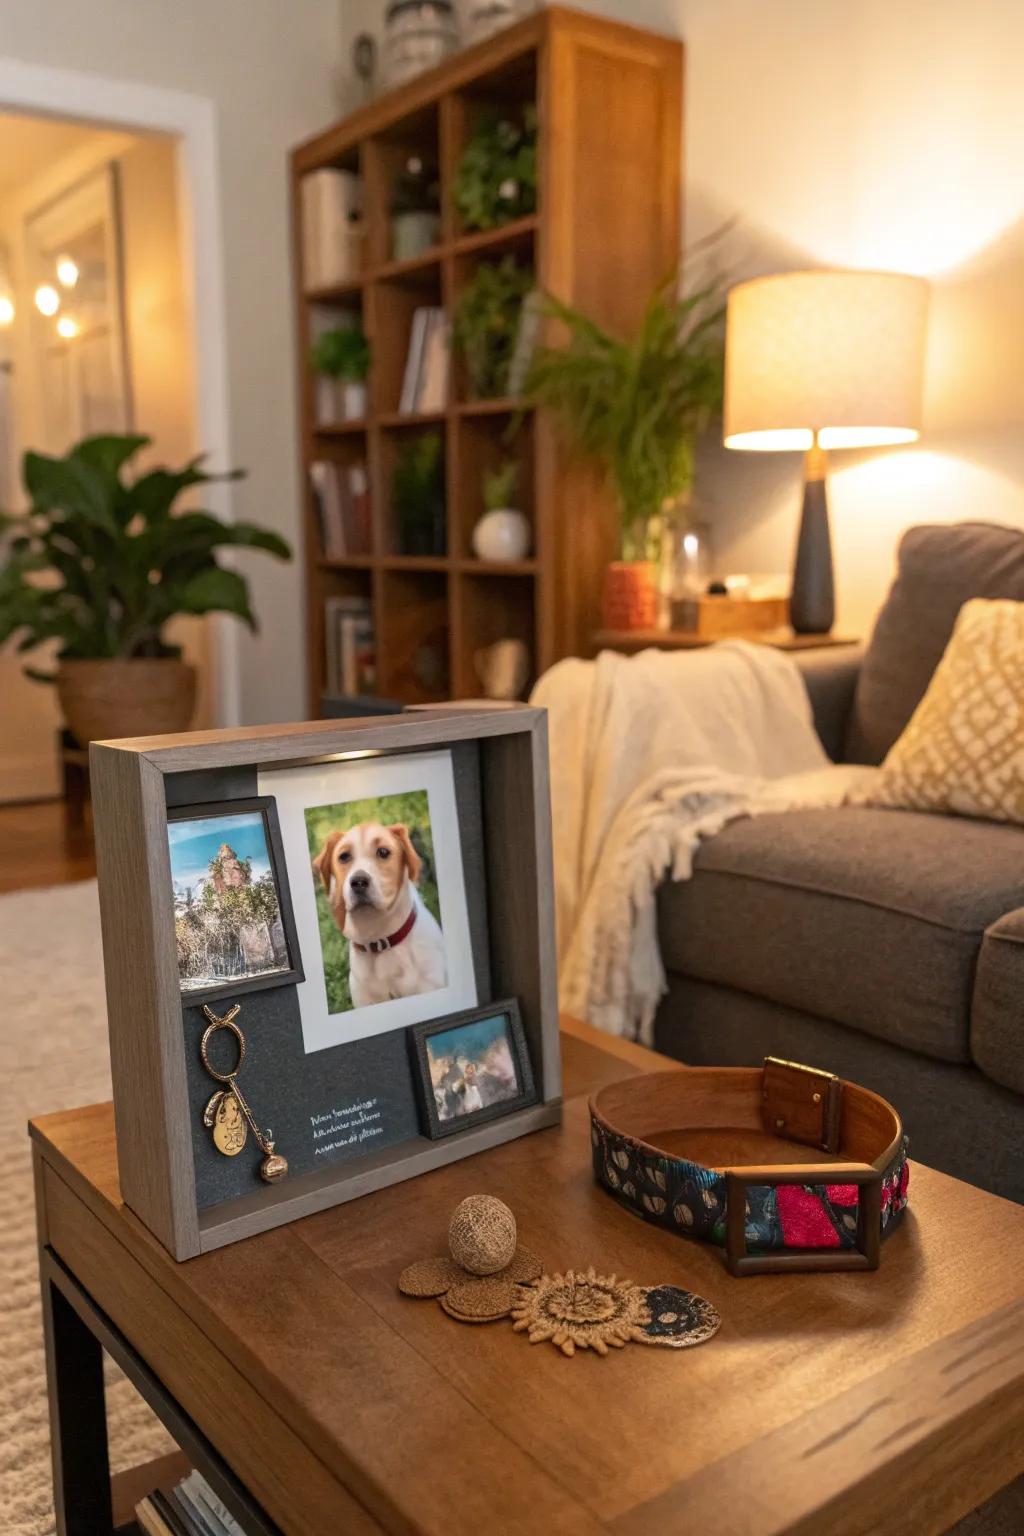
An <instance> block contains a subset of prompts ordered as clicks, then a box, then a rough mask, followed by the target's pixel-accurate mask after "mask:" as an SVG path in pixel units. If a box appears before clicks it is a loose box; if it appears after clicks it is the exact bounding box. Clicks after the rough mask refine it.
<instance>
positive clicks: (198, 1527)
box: [135, 1472, 246, 1536]
mask: <svg viewBox="0 0 1024 1536" xmlns="http://www.w3.org/2000/svg"><path fill="white" fill-rule="evenodd" d="M135 1518H136V1520H137V1521H138V1525H139V1529H140V1530H141V1531H142V1532H143V1536H246V1532H245V1530H244V1528H243V1527H242V1526H240V1525H239V1523H238V1521H237V1520H236V1519H235V1518H234V1516H233V1515H230V1514H229V1513H228V1511H227V1510H226V1509H225V1508H224V1505H223V1504H222V1503H221V1501H220V1499H218V1497H217V1495H216V1494H215V1493H214V1491H213V1489H212V1488H211V1487H210V1485H209V1483H208V1482H207V1481H206V1479H205V1477H203V1476H201V1474H200V1473H198V1472H190V1473H189V1474H188V1476H187V1477H186V1478H183V1479H182V1481H181V1482H180V1483H178V1484H177V1486H176V1487H174V1488H172V1489H171V1491H170V1493H163V1492H161V1490H160V1489H156V1490H155V1492H153V1493H150V1494H147V1496H146V1497H145V1498H144V1499H142V1500H140V1502H139V1503H138V1504H136V1506H135Z"/></svg>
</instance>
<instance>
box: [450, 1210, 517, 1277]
mask: <svg viewBox="0 0 1024 1536" xmlns="http://www.w3.org/2000/svg"><path fill="white" fill-rule="evenodd" d="M448 1246H449V1248H450V1249H451V1255H452V1258H453V1259H454V1260H455V1262H456V1264H461V1265H462V1267H463V1269H468V1270H469V1272H470V1274H471V1275H496V1274H497V1273H498V1270H499V1269H504V1268H505V1267H506V1265H508V1264H511V1262H512V1259H513V1256H514V1254H515V1251H516V1219H515V1217H514V1216H513V1214H512V1212H511V1211H510V1210H509V1208H508V1206H507V1205H506V1204H505V1202H504V1201H503V1200H498V1199H497V1198H496V1197H495V1196H494V1195H467V1197H466V1199H465V1200H463V1201H462V1203H461V1205H458V1206H456V1208H455V1214H454V1216H453V1217H452V1220H451V1225H450V1226H449V1228H448Z"/></svg>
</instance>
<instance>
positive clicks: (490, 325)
mask: <svg viewBox="0 0 1024 1536" xmlns="http://www.w3.org/2000/svg"><path fill="white" fill-rule="evenodd" d="M532 290H533V271H532V269H531V268H530V267H523V266H520V265H519V264H518V262H517V261H516V259H515V257H514V256H511V255H508V256H503V257H502V259H501V261H498V262H494V261H484V262H481V263H480V265H479V266H478V267H477V269H476V271H475V272H474V273H473V276H472V277H471V278H470V280H469V282H468V283H467V284H466V286H465V288H464V289H463V291H462V296H461V298H460V299H459V303H458V307H457V309H456V311H455V323H454V325H453V327H452V336H453V339H454V341H455V345H456V346H457V347H458V348H459V351H460V352H461V354H462V357H463V360H464V362H465V365H466V372H467V374H468V376H469V384H470V388H471V389H472V391H473V393H474V395H476V396H479V397H481V398H484V399H488V398H495V397H498V396H501V395H504V394H506V393H507V391H508V378H509V369H510V367H511V365H512V359H513V356H514V355H515V350H516V338H517V337H518V334H519V316H520V312H521V311H522V307H523V301H524V300H525V298H526V296H527V294H529V293H531V292H532Z"/></svg>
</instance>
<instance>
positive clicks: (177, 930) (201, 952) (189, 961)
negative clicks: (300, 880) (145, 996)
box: [167, 802, 295, 996]
mask: <svg viewBox="0 0 1024 1536" xmlns="http://www.w3.org/2000/svg"><path fill="white" fill-rule="evenodd" d="M167 842H168V848H169V852H170V858H171V882H172V885H173V888H174V937H175V941H176V944H177V951H178V975H179V978H180V981H181V989H182V991H183V992H186V993H189V994H190V995H192V994H200V993H201V994H203V995H204V996H206V995H210V994H213V993H216V992H217V991H224V992H228V991H231V990H232V989H235V990H237V989H238V988H239V987H240V986H243V985H248V984H251V983H254V982H261V981H264V982H266V981H272V980H280V979H283V978H285V977H287V976H289V975H291V974H292V973H293V972H294V970H295V965H294V963H293V955H292V949H293V948H294V944H293V943H292V944H290V941H289V934H288V932H287V928H286V913H285V912H284V911H283V910H282V899H281V892H280V889H279V881H278V874H277V871H276V869H275V867H274V858H273V853H272V847H271V825H270V808H269V807H268V806H266V805H263V804H260V803H257V802H247V803H246V805H245V807H244V808H242V809H233V808H231V807H230V806H222V807H217V808H207V807H195V808H193V809H191V810H189V811H187V812H185V813H183V814H182V815H181V816H172V817H171V818H169V820H168V823H167ZM285 906H287V904H286V903H285ZM288 915H290V914H288Z"/></svg>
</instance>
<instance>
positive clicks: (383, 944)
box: [352, 907, 416, 955]
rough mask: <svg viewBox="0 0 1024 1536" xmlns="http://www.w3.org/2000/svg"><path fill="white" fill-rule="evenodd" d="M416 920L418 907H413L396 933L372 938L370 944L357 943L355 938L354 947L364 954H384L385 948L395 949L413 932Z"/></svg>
mask: <svg viewBox="0 0 1024 1536" xmlns="http://www.w3.org/2000/svg"><path fill="white" fill-rule="evenodd" d="M415 921H416V908H415V907H413V909H412V911H411V912H410V913H409V916H408V917H407V918H406V920H405V922H404V923H403V924H402V926H401V928H396V929H395V931H394V933H389V934H388V936H387V938H386V939H371V940H370V942H369V944H357V943H356V941H355V939H353V940H352V945H353V948H355V949H358V950H359V951H360V953H361V954H364V955H365V954H367V953H369V954H371V955H382V954H384V952H385V950H388V949H394V948H395V946H396V945H397V944H401V942H402V940H403V939H407V938H408V937H409V935H410V933H412V925H413V923H415Z"/></svg>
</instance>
